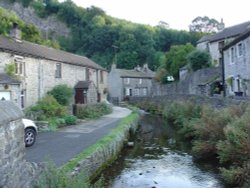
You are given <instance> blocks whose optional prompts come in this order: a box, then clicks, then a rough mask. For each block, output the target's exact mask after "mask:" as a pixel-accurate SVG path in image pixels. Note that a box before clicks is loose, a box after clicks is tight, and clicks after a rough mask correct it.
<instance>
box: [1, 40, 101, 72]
mask: <svg viewBox="0 0 250 188" xmlns="http://www.w3.org/2000/svg"><path fill="white" fill-rule="evenodd" d="M0 50H1V51H9V52H14V53H15V54H17V55H22V56H32V57H36V58H43V59H48V60H53V61H58V62H63V63H68V64H73V65H78V66H84V67H90V68H95V69H100V70H105V69H104V68H103V67H101V66H100V65H98V64H96V63H95V62H93V61H92V60H90V59H88V58H87V57H84V56H80V55H75V54H72V53H68V52H65V51H61V50H57V49H54V48H49V47H46V46H42V45H38V44H34V43H30V42H27V41H21V42H18V41H15V40H13V39H11V38H6V37H4V36H0Z"/></svg>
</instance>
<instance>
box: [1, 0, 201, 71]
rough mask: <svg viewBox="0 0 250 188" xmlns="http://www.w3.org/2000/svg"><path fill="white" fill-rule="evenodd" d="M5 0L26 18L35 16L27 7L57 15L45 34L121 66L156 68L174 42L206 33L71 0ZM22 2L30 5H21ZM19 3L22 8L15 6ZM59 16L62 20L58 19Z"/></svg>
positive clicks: (100, 60) (45, 17) (97, 59)
mask: <svg viewBox="0 0 250 188" xmlns="http://www.w3.org/2000/svg"><path fill="white" fill-rule="evenodd" d="M2 2H4V4H5V8H8V9H11V10H14V11H15V12H16V13H17V15H20V17H22V18H23V19H24V20H25V21H26V22H28V20H33V19H31V18H30V17H33V15H32V14H23V12H24V10H28V11H29V12H33V13H35V14H36V17H39V18H40V19H41V20H43V21H44V20H49V19H51V17H53V23H54V24H49V22H47V23H48V26H49V25H50V26H51V25H56V27H55V28H54V29H53V28H52V27H50V28H49V29H48V28H47V30H49V31H50V32H49V33H48V32H47V33H46V35H45V36H46V37H47V38H49V39H57V40H58V42H59V44H60V46H61V48H62V49H64V50H66V51H69V52H72V53H77V54H80V55H85V56H87V57H88V58H91V59H92V60H94V61H95V62H97V63H99V64H100V65H102V66H104V67H106V68H109V67H110V65H111V64H112V62H114V61H117V66H118V67H120V68H133V67H134V66H136V65H138V64H139V65H142V64H144V63H148V64H149V67H150V68H151V69H154V70H155V69H157V67H158V66H159V65H160V64H161V61H163V60H164V57H165V53H166V52H167V51H168V50H169V49H170V47H171V45H178V44H186V43H191V44H195V43H196V41H197V40H198V39H199V38H200V37H201V35H202V34H201V33H194V32H193V33H190V32H187V31H177V30H171V29H165V28H163V27H161V26H157V27H151V26H148V25H142V24H135V23H131V22H128V21H125V20H120V19H116V18H113V17H110V16H108V15H106V13H105V12H104V11H103V10H101V9H100V8H97V7H90V8H82V7H78V6H76V5H75V4H74V3H73V2H72V1H70V0H68V1H65V2H62V3H59V2H58V1H57V0H46V1H45V2H46V3H43V0H36V1H35V0H2ZM8 3H9V4H8ZM17 3H19V4H18V5H17ZM21 4H22V5H23V6H25V7H27V8H26V9H23V8H20V7H21V6H20V5H21ZM0 5H1V4H0ZM6 5H8V6H9V7H7V6H6ZM1 6H2V5H1ZM17 6H19V8H18V9H15V8H14V7H17ZM23 15H25V16H27V18H25V16H23ZM56 19H57V20H60V21H55V20H56ZM60 22H63V23H60ZM37 23H38V21H36V22H34V23H33V24H36V26H38V27H39V28H40V30H41V31H43V30H44V28H46V24H45V26H44V25H42V24H37ZM39 23H42V21H41V22H39ZM45 23H46V22H45ZM56 23H57V24H56ZM59 25H60V26H59ZM63 25H64V26H63ZM61 27H64V29H63V28H61ZM67 28H69V29H70V32H69V30H67ZM45 30H46V29H45ZM58 31H59V32H58ZM67 31H68V32H67ZM55 33H56V34H55ZM53 34H55V35H53ZM54 36H56V37H54ZM60 36H63V37H60ZM65 36H69V37H65Z"/></svg>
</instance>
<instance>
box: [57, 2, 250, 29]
mask: <svg viewBox="0 0 250 188" xmlns="http://www.w3.org/2000/svg"><path fill="white" fill-rule="evenodd" d="M60 1H63V0H60ZM73 1H74V2H75V3H76V4H77V5H78V6H82V7H84V8H87V7H90V6H91V5H94V6H97V7H99V8H101V9H103V10H104V11H105V12H106V14H108V15H110V16H113V17H116V18H121V19H125V20H129V21H132V22H135V23H142V24H149V25H152V26H155V25H157V24H158V22H159V21H164V22H167V23H168V24H169V25H170V28H173V29H178V30H181V29H184V30H188V25H189V24H190V23H191V22H192V20H193V19H194V18H196V17H197V16H208V17H209V18H215V19H216V20H218V21H220V20H221V18H223V20H224V23H225V25H226V27H228V26H231V25H235V24H238V23H242V22H245V21H250V13H249V12H250V6H249V3H250V1H249V0H237V1H235V0H73Z"/></svg>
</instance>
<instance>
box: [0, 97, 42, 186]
mask: <svg viewBox="0 0 250 188" xmlns="http://www.w3.org/2000/svg"><path fill="white" fill-rule="evenodd" d="M22 117H23V113H22V111H21V110H20V109H19V108H18V107H17V106H16V105H15V104H14V103H12V102H10V101H0V187H1V188H23V187H25V188H29V187H32V186H31V183H32V181H33V178H34V177H35V175H36V169H37V166H36V165H35V164H31V163H28V162H27V161H26V160H25V144H24V125H23V124H22Z"/></svg>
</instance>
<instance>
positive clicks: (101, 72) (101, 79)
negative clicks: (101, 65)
mask: <svg viewBox="0 0 250 188" xmlns="http://www.w3.org/2000/svg"><path fill="white" fill-rule="evenodd" d="M100 82H101V83H103V71H100Z"/></svg>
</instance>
